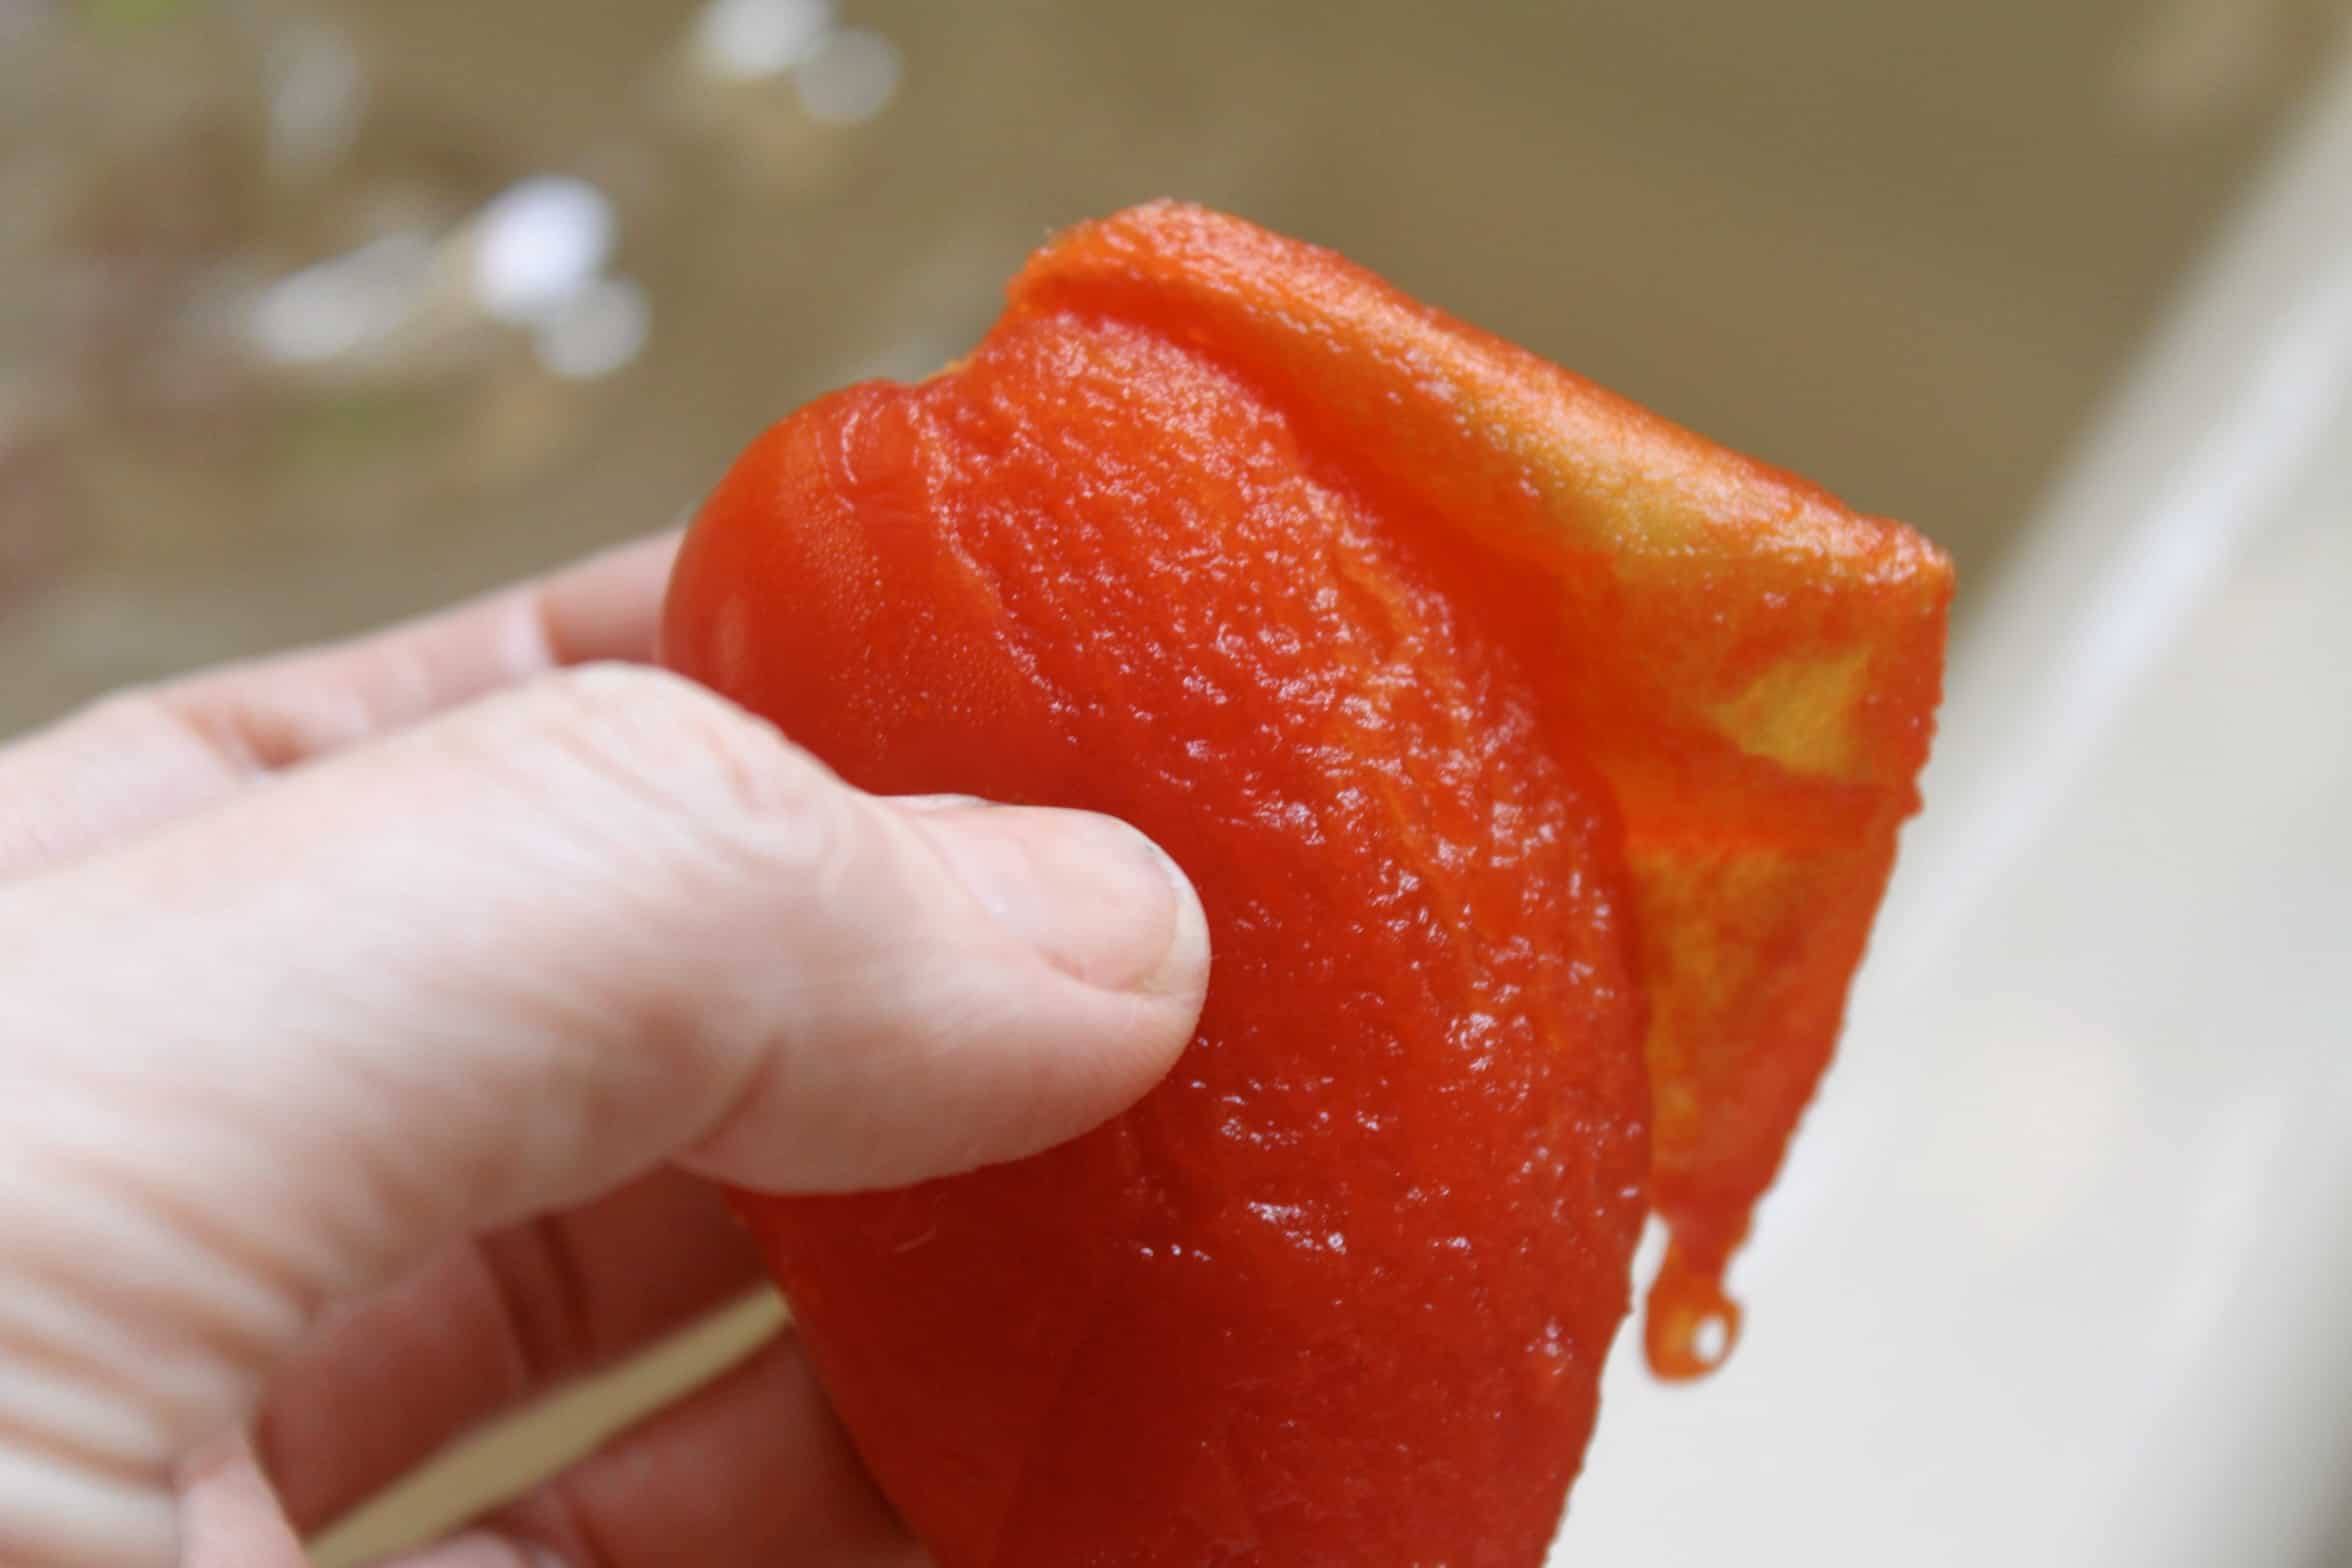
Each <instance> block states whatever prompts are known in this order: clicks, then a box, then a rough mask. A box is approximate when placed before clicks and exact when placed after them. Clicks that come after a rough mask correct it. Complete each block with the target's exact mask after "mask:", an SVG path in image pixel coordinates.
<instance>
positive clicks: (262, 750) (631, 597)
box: [0, 531, 678, 879]
mask: <svg viewBox="0 0 2352 1568" xmlns="http://www.w3.org/2000/svg"><path fill="white" fill-rule="evenodd" d="M677 549H678V536H677V534H676V533H675V532H674V531H673V532H669V533H664V534H660V535H657V536H655V537H653V538H650V539H645V540H640V541H638V542H637V543H634V544H629V545H624V546H621V547H620V548H618V549H615V550H611V551H608V552H606V553H604V554H601V555H596V556H592V557H590V558H589V559H587V560H585V561H583V562H580V563H578V564H577V565H574V566H571V567H568V568H565V569H564V570H562V571H559V572H556V573H554V574H553V575H551V576H548V577H544V578H540V579H537V580H535V581H532V582H527V583H522V584H519V585H517V586H515V587H511V588H506V589H503V590H500V591H499V592H496V593H493V594H491V595H489V596H487V597H485V598H482V599H478V600H475V601H474V602H472V603H470V604H465V605H461V606H459V607H457V608H456V609H453V610H445V611H442V612H440V613H438V614H434V615H429V616H426V617H423V618H422V619H419V620H415V621H411V622H408V623H406V624H403V625H399V626H395V627H392V628H390V629H389V630H385V631H380V632H374V633H370V634H368V635H366V636H363V637H359V638H355V639H353V640H351V641H349V642H343V643H336V644H331V645H329V646H326V647H322V648H311V649H303V650H300V651H297V652H294V653H288V654H279V655H275V656H272V657H268V658H262V659H256V660H252V661H249V662H245V663H239V664H232V665H227V666H224V667H222V668H219V669H216V670H208V671H203V672H200V673H198V674H195V675H191V676H186V677H182V678H181V679H178V680H175V681H170V682H167V683H165V684H163V685H161V686H156V687H152V688H148V689H144V690H140V691H135V692H130V693H126V694H124V695H121V696H117V697H112V698H108V699H106V700H104V701H102V702H99V703H97V704H95V705H94V706H92V707H89V708H86V709H83V710H82V711H81V712H79V713H75V714H72V715H70V716H68V717H67V718H65V719H62V720H60V721H59V722H57V723H56V724H54V725H51V726H50V727H49V728H47V729H44V730H40V731H36V732H35V733H33V734H32V735H30V736H28V737H26V738H25V739H23V740H20V741H17V742H15V743H13V744H12V745H9V746H8V747H6V748H5V749H0V879H5V878H10V877H18V876H23V875H27V874H29V873H31V872H35V871H39V870H42V869H45V868H47V867H50V866H55V865H59V864H62V863H64V862H66V861H70V860H73V859H76V858H78V857H80V856H82V855H85V854H88V853H89V852H91V851H92V850H94V849H97V848H99V847H100V846H102V845H104V844H106V843H109V842H111V841H114V840H118V839H121V838H125V837H128V836H130V835H132V834H135V833H138V832H141V831H143V830H145V829H148V828H151V827H155V826H158V825H160V824H162V823H164V822H168V821H171V820H172V819H174V818H176V817H181V816H185V815H187V814H188V813H190V812H192V811H197V810H200V809H202V808H204V807H206V806H209V805H213V804H215V803H217V802H218V801H219V800H221V799H222V798H223V797H224V796H227V795H229V794H232V793H234V792H235V791H236V790H237V789H238V788H240V787H241V786H242V785H244V784H245V783H247V782H249V781H250V780H252V779H253V778H255V777H257V776H259V775H261V774H265V773H269V772H272V771H275V770H277V769H281V768H286V767H291V766H294V765H296V764H298V763H301V762H304V761H307V760H309V759H311V758H313V757H317V756H321V755H323V754H325V753H327V752H330V751H335V750H339V749H341V748H343V747H345V746H349V745H352V744H355V743H356V742H359V741H363V740H366V739H368V738H370V737H372V736H376V735H381V734H384V733H386V732H388V731H392V730H397V729H401V728H403V727H405V726H407V725H410V724H413V723H415V722H417V721H418V720H420V719H423V718H427V717H430V716H431V715H432V714H435V713H438V712H440V711H441V710H442V709H445V708H450V707H454V706H456V705H458V704H460V703H463V702H467V701H470V700H472V699H473V698H476V697H479V696H482V695H484V694H485V693H488V692H491V691H494V690H496V689H498V688H500V687H503V686H511V685H514V684H516V683H517V682H520V681H523V680H526V679H528V678H530V677H532V676H534V675H538V674H541V673H543V672H545V671H547V670H551V669H556V668H559V667H562V666H565V665H572V664H588V663H596V662H599V661H604V660H621V661H625V662H630V663H643V662H647V661H650V660H651V659H652V657H653V647H654V634H655V630H656V627H657V626H658V624H659V621H660V616H661V598H662V590H663V586H664V584H665V583H666V582H667V581H668V578H669V571H670V562H671V560H672V559H673V558H674V557H675V556H676V554H677Z"/></svg>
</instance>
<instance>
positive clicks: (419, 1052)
mask: <svg viewBox="0 0 2352 1568" xmlns="http://www.w3.org/2000/svg"><path fill="white" fill-rule="evenodd" d="M1206 973H1207V935H1206V927H1205V924H1204V922H1203V920H1202V916H1201V912H1200V909H1199V906H1198V904H1197V903H1196V901H1195V900H1194V898H1193V896H1192V893H1191V891H1190V889H1189V887H1188V886H1187V885H1186V884H1185V882H1184V881H1183V879H1182V877H1181V876H1180V875H1179V874H1177V873H1176V872H1175V871H1174V869H1173V868H1172V867H1171V866H1170V865H1169V864H1168V862H1167V861H1166V860H1165V858H1164V857H1162V856H1161V855H1160V854H1159V853H1158V852H1157V851H1156V850H1154V849H1153V848H1152V847H1151V846H1150V845H1149V844H1148V843H1147V842H1146V841H1145V840H1144V839H1143V838H1142V837H1141V836H1140V835H1138V834H1136V833H1134V832H1133V831H1132V830H1130V829H1128V828H1126V827H1124V826H1122V825H1120V824H1118V823H1115V822H1112V821H1110V820H1108V819H1105V818H1099V817H1093V816H1088V815H1085V814H1081V813H1073V812H1060V811H1046V810H1033V809H1014V808H1004V807H989V806H985V805H980V804H977V803H962V802H954V801H946V802H941V801H931V802H919V803H892V802H888V801H884V800H880V799H877V798H875V797H871V796H867V795H863V794H861V793H859V792H857V791H855V790H852V789H850V788H849V787H848V786H846V785H844V784H843V783H841V782H840V781H839V780H838V779H836V778H835V777H833V776H832V775H831V774H830V773H828V772H827V771H826V770H825V769H824V768H823V767H821V766H820V765H818V764H817V763H816V762H815V761H814V760H813V759H811V758H810V757H808V756H807V755H806V754H805V753H803V752H800V751H798V750H797V749H795V748H794V747H792V746H791V745H790V744H788V743H787V742H786V741H785V740H784V739H783V738H782V737H781V736H780V735H779V734H778V733H777V732H776V731H775V730H773V729H772V728H770V727H769V726H767V725H765V724H763V723H761V722H759V721H757V720H755V719H752V718H750V717H748V716H746V715H745V714H743V713H742V712H740V711H739V710H737V709H735V708H733V707H731V706H729V705H727V704H726V703H724V702H722V701H721V700H720V699H718V698H716V697H714V696H711V695H709V694H707V693H704V692H702V691H701V690H699V689H697V688H695V687H692V686H690V685H688V684H687V683H685V682H682V681H679V680H676V679H674V678H672V677H669V676H666V675H663V674H660V673H658V672H654V671H650V670H640V669H623V668H602V669H589V670H583V671H574V672H571V673H569V674H566V675H562V676H557V677H552V678H549V679H547V680H545V681H542V682H540V683H537V684H535V685H532V686H529V687H526V688H522V689H519V690H517V691H514V692H510V693H507V694H505V695H502V696H499V697H496V698H493V699H490V700H488V701H486V702H483V703H480V704H477V705H475V706H473V707H471V708H469V709H464V710H460V711H458V712H456V713H453V714H451V715H448V716H446V717H444V718H441V719H438V720H436V721H434V722H432V723H430V724H427V725H424V726H421V727H419V728H417V729H414V730H411V731H408V732H406V733H405V734H403V735H400V736H398V737H395V738H393V739H390V740H387V741H384V742H382V743H379V744H377V745H375V746H372V747H369V748H365V749H362V750H359V751H356V752H352V753H347V754H344V755H341V756H338V757H336V758H333V759H330V760H328V761H326V762H323V763H319V764H316V765H313V766H310V767H307V768H303V769H300V770H297V771H296V772H294V773H291V774H287V775H284V776H282V777H281V778H278V779H276V780H273V781H271V782H269V783H266V784H264V785H262V786H259V787H257V788H256V789H254V790H252V791H249V792H248V793H246V794H244V795H242V796H239V797H237V798H236V799H235V800H233V801H232V802H230V803H229V804H227V805H225V806H223V807H221V808H218V809H216V810H214V811H212V812H210V813H209V814H206V815H204V816H200V817H197V818H194V819H191V820H189V821H186V822H184V823H182V824H180V825H178V826H175V827H173V828H171V829H169V830H166V831H165V832H163V833H161V834H159V835H157V836H155V837H153V838H151V839H148V840H146V841H144V842H141V843H139V844H136V845H134V846H132V847H129V848H127V849H125V850H122V851H118V852H116V853H114V854H112V855H109V856H106V857H102V858H100V859H97V860H92V861H86V862H83V863H82V864H80V865H79V866H77V867H75V868H74V869H72V870H70V871H66V872H61V873H58V874H55V875H52V876H48V877H45V878H42V879H38V880H36V881H32V882H26V883H20V884H17V885H15V886H14V887H13V888H12V889H10V890H8V891H7V892H6V893H5V894H4V895H0V1078H5V1080H6V1081H7V1082H8V1083H9V1084H10V1085H11V1091H10V1094H9V1096H8V1097H7V1098H6V1100H5V1102H4V1103H0V1150H4V1151H6V1152H5V1155H4V1156H0V1157H4V1158H5V1161H6V1163H7V1164H8V1165H9V1166H10V1167H11V1170H10V1171H9V1176H10V1179H9V1180H8V1181H7V1182H6V1183H5V1184H0V1255H5V1256H6V1257H7V1258H8V1260H9V1272H10V1275H11V1276H12V1278H13V1280H15V1281H17V1282H22V1281H27V1280H29V1281H32V1282H34V1285H35V1288H36V1289H38V1288H44V1287H45V1288H49V1289H52V1290H63V1291H65V1292H66V1293H67V1294H68V1295H70V1296H73V1297H75V1298H77V1299H78V1300H79V1301H81V1302H82V1303H84V1304H96V1306H97V1307H103V1308H104V1309H105V1311H104V1313H103V1314H102V1315H103V1316H105V1317H107V1318H108V1320H109V1321H116V1322H120V1321H121V1320H122V1319H123V1318H124V1315H125V1314H131V1315H132V1316H134V1317H135V1318H136V1319H137V1321H135V1322H129V1323H124V1324H123V1325H122V1326H123V1328H124V1330H125V1332H124V1336H123V1338H124V1341H125V1342H127V1343H136V1344H139V1345H141V1346H143V1347H146V1350H145V1352H144V1353H150V1354H151V1353H153V1351H155V1350H158V1349H166V1348H167V1347H172V1346H178V1347H181V1348H182V1349H184V1350H185V1351H186V1352H187V1354H188V1356H189V1364H188V1365H187V1366H186V1367H181V1368H173V1367H168V1366H156V1367H155V1370H156V1372H157V1374H158V1380H157V1386H159V1387H163V1386H176V1387H177V1388H178V1389H179V1391H180V1393H181V1394H182V1395H184V1396H187V1399H186V1400H184V1401H183V1402H187V1401H189V1400H192V1401H193V1403H194V1404H196V1405H198V1406H209V1407H211V1408H210V1409H209V1410H196V1411H182V1412H181V1414H182V1415H184V1416H185V1417H186V1418H187V1419H188V1420H189V1421H193V1422H198V1424H201V1420H200V1418H202V1417H205V1416H209V1417H210V1418H211V1419H214V1420H218V1419H223V1418H234V1416H235V1415H237V1414H239V1413H241V1409H242V1408H243V1406H244V1404H245V1403H246V1402H247V1401H249V1399H250V1397H251V1392H252V1388H251V1386H249V1385H250V1384H253V1383H256V1382H257V1379H258V1375H259V1372H260V1370H261V1369H262V1368H263V1367H264V1366H265V1365H266V1364H267V1363H268V1362H269V1361H270V1360H271V1359H273V1358H274V1356H275V1355H276V1354H277V1353H279V1352H280V1351H282V1350H283V1348H285V1346H286V1345H288V1344H289V1343H291V1341H292V1339H293V1338H294V1337H295V1336H296V1335H298V1334H299V1332H300V1330H301V1329H302V1328H303V1327H304V1326H305V1324H306V1322H307V1319H308V1318H309V1317H310V1316H311V1315H312V1314H313V1313H315V1311H316V1309H317V1307H318V1305H319V1304H320V1303H322V1302H323V1301H326V1300H329V1299H332V1298H334V1297H336V1296H341V1295H345V1294H348V1293H350V1292H353V1291H356V1290H360V1289H364V1288H366V1287H368V1286H370V1285H372V1284H374V1283H376V1282H378V1281H381V1280H382V1279H384V1278H387V1277H389V1276H390V1275H391V1274H393V1273H395V1272H397V1271H398V1270H400V1269H401V1268H403V1267H404V1266H406V1265H408V1264H411V1263H414V1262H415V1261H417V1260H419V1259H421V1258H422V1257H424V1256H426V1255H428V1254H430V1253H431V1252H433V1251H435V1250H437V1249H438V1248H439V1247H441V1246H442V1245H445V1244H446V1243H447V1242H448V1241H449V1240H451V1239H453V1237H454V1236H456V1235H458V1234H462V1233H464V1232H468V1231H472V1230H476V1229H481V1228H484V1227H488V1226H493V1225H498V1224H502V1223H506V1222H509V1221H512V1220H515V1219H518V1218H521V1217H523V1216H526V1215H529V1214H532V1213H535V1212H539V1211H542V1210H545V1209H548V1208H552V1207H556V1206H559V1205H563V1204H566V1203H569V1202H572V1201H575V1200H578V1199H581V1198H583V1197H586V1196H588V1195H591V1194H593V1193H596V1192H598V1191H601V1190H603V1189H606V1188H609V1187H611V1186H614V1185H616V1184H618V1183H620V1182H622V1181H624V1180H626V1179H628V1178H629V1177H631V1176H633V1175H635V1174H637V1173H639V1172H641V1171H644V1170H646V1169H648V1168H650V1167H652V1166H654V1165H656V1164H658V1163H661V1162H663V1161H666V1160H671V1159H681V1160H684V1161H685V1162H687V1163H689V1164H691V1165H693V1166H694V1167H696V1168H698V1169H700V1170H702V1171H704V1172H706V1173H708V1174H711V1175H713V1176H717V1177H721V1178H724V1179H726V1180H730V1181H735V1182H740V1183H744V1184H748V1185H756V1186H765V1187H773V1188H790V1189H798V1190H821V1189H840V1188H850V1187H859V1186H875V1185H888V1184H897V1183H903V1182H908V1181H912V1180H915V1179H918V1178H921V1177H925V1176H930V1175H935V1174H940V1173H945V1172H950V1171H955V1170H960V1169H965V1168H968V1167H971V1166H973V1165H976V1164H979V1163H983V1162H987V1161H991V1160H998V1159H1004V1158H1009V1157H1012V1156H1016V1155H1020V1154H1024V1153H1028V1152H1031V1151H1034V1150H1036V1149H1038V1148H1041V1147H1043V1146H1045V1145H1047V1144H1049V1143H1052V1142H1055V1141H1058V1140H1060V1139H1063V1138H1066V1137H1069V1136H1073V1135H1075V1134H1077V1133H1079V1132H1081V1131H1083V1130H1085V1129H1086V1128H1088V1127H1089V1126H1091V1125H1093V1124H1095V1123H1097V1122H1100V1121H1102V1120H1104V1119H1105V1118H1107V1117H1109V1116H1111V1115H1113V1114H1115V1113H1116V1112H1118V1111H1119V1110H1121V1109H1122V1108H1124V1107H1125V1106H1126V1105H1127V1104H1129V1103H1130V1102H1132V1101H1133V1100H1134V1099H1136V1098H1137V1097H1138V1096H1140V1095H1141V1094H1142V1093H1143V1092H1144V1091H1145V1090H1146V1089H1148V1088H1149V1087H1150V1085H1151V1084H1152V1083H1153V1082H1154V1081H1156V1079H1157V1078H1158V1077H1159V1075H1160V1074H1161V1073H1162V1072H1164V1071H1165V1070H1166V1068H1167V1067H1168V1065H1169V1064H1170V1063H1171V1062H1172V1061H1173V1059H1174V1058H1175V1056H1176V1054H1177V1052H1178V1051H1179V1050H1181V1048H1182V1047H1183V1045H1184V1042H1185V1040H1186V1038H1187V1037H1188V1036H1189V1034H1190V1031H1191V1029H1192V1026H1193V1023H1194V1020H1195V1016H1196V1014H1197V1010H1198V1007H1199V1003H1200V998H1201V994H1202V990H1203V987H1204V985H1205V983H1206ZM223 1263H226V1264H230V1265H233V1267H230V1268H227V1269H226V1270H224V1269H222V1268H221V1267H219V1265H221V1264H223ZM208 1280H210V1281H214V1282H215V1286H210V1287H208V1286H206V1285H205V1284H204V1282H205V1281H208ZM219 1281H227V1283H226V1284H225V1285H224V1284H219V1283H218V1282H219ZM18 1288H19V1284H16V1283H6V1284H0V1294H5V1293H6V1292H7V1291H12V1290H15V1289H18ZM207 1290H209V1294H207V1293H206V1292H207ZM69 1307H70V1303H69ZM67 1318H68V1319H70V1318H71V1313H70V1310H69V1311H68V1314H67ZM60 1321H66V1320H60ZM89 1321H90V1323H92V1324H95V1323H96V1322H97V1321H98V1319H97V1318H91V1319H90V1320H89ZM223 1347H230V1348H231V1349H232V1350H233V1351H234V1354H233V1355H229V1356H227V1357H223V1356H222V1355H221V1354H220V1352H221V1351H222V1348H223ZM151 1364H152V1363H151ZM178 1372H185V1373H186V1374H187V1375H186V1376H184V1377H180V1378H179V1379H178V1381H177V1383H176V1384H174V1382H173V1376H174V1374H175V1373H178ZM222 1377H226V1378H227V1382H226V1383H225V1384H224V1383H223V1382H222V1381H221V1379H222ZM223 1404H226V1405H228V1406H229V1407H230V1408H228V1409H221V1408H220V1406H221V1405H223ZM173 1424H174V1425H177V1424H179V1423H178V1421H177V1420H175V1421H174V1422H173ZM183 1435H186V1434H183Z"/></svg>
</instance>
